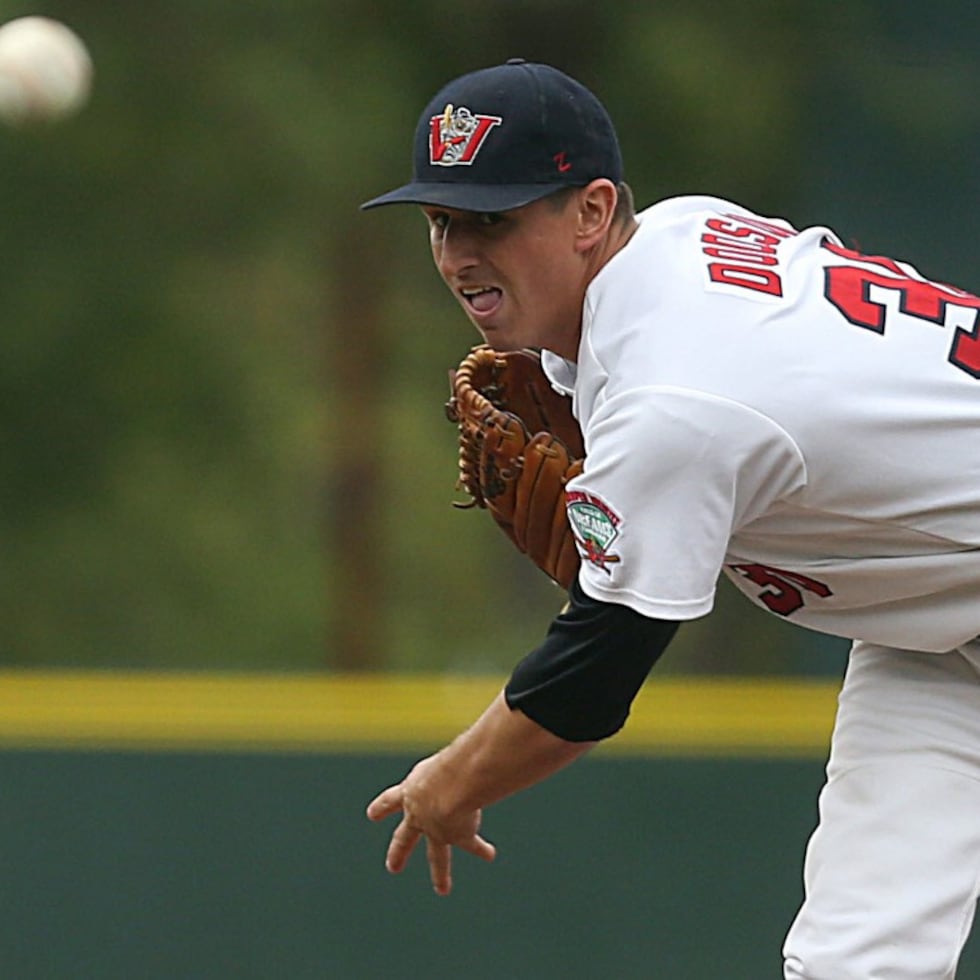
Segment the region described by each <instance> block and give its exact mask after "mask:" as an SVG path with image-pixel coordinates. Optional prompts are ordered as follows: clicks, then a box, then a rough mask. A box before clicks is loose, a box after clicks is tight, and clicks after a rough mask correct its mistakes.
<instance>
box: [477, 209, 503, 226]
mask: <svg viewBox="0 0 980 980" xmlns="http://www.w3.org/2000/svg"><path fill="white" fill-rule="evenodd" d="M503 220H504V216H503V215H502V214H501V213H500V212H499V211H481V212H480V214H479V217H478V218H477V221H478V222H479V223H480V224H481V225H498V224H500V222H501V221H503Z"/></svg>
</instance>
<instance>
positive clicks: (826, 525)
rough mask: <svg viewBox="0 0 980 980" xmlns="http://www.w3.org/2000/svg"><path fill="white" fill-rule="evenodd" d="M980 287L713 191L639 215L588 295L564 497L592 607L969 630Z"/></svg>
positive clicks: (552, 372) (907, 638) (875, 631)
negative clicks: (738, 602) (736, 606)
mask: <svg viewBox="0 0 980 980" xmlns="http://www.w3.org/2000/svg"><path fill="white" fill-rule="evenodd" d="M978 310H980V299H978V298H977V297H976V296H972V295H970V294H968V293H966V292H964V291H962V290H960V289H957V288H954V287H952V286H949V285H944V284H941V283H935V282H930V281H929V280H927V279H925V278H924V277H923V276H922V275H920V274H919V273H918V272H917V271H916V270H915V269H914V268H912V267H911V266H909V265H908V264H906V263H904V262H897V261H894V260H892V259H888V258H884V257H881V256H867V255H861V254H859V253H858V252H855V251H853V250H851V249H848V248H846V247H844V246H843V245H842V243H841V242H840V240H839V239H838V238H837V237H836V236H835V235H834V233H833V232H831V231H830V230H829V229H827V228H808V229H805V230H803V231H799V232H797V231H796V230H795V229H793V228H792V227H791V226H790V225H789V224H787V223H786V222H785V221H782V220H780V219H768V218H760V217H758V216H756V215H753V214H752V213H751V212H749V211H746V210H745V209H744V208H742V207H740V206H738V205H735V204H732V203H729V202H727V201H723V200H719V199H716V198H710V197H682V198H673V199H670V200H667V201H664V202H661V203H659V204H656V205H655V206H653V207H652V208H649V209H648V210H647V211H645V212H643V213H642V214H641V215H640V226H639V229H638V230H637V232H636V234H635V235H634V236H633V238H632V239H631V241H630V242H629V244H628V245H627V246H626V247H625V248H624V249H623V250H621V251H620V252H619V253H618V254H616V255H615V256H614V257H613V259H612V260H611V261H610V262H609V263H608V265H607V266H606V267H604V268H603V269H602V271H601V272H600V273H599V275H598V276H597V277H596V278H595V280H594V281H593V282H592V284H591V285H590V287H589V290H588V293H587V295H586V301H585V308H584V318H583V335H582V341H581V345H580V349H579V357H578V361H577V363H575V364H572V363H569V362H566V361H564V360H562V359H561V358H559V357H557V356H556V355H554V354H551V353H550V352H546V354H545V356H544V363H545V366H546V369H547V371H548V373H549V376H550V377H551V379H552V381H553V383H554V384H555V386H556V387H557V388H559V389H563V390H566V391H567V392H570V393H572V394H573V408H574V412H575V415H576V417H577V418H578V419H579V422H580V424H581V426H582V430H583V432H584V434H585V444H586V465H585V471H584V473H583V475H582V476H581V477H579V478H577V479H575V480H573V481H572V482H571V483H570V484H569V487H568V494H567V507H568V515H569V520H570V524H571V526H572V529H573V531H574V532H575V535H576V538H577V540H578V543H579V548H580V551H581V553H582V555H583V562H582V571H581V573H580V582H581V585H582V588H583V589H584V590H585V592H586V593H588V594H589V595H591V596H592V597H593V598H595V599H599V600H604V601H611V602H618V603H620V604H625V605H627V606H630V607H632V608H633V609H635V610H637V611H638V612H640V613H643V614H645V615H647V616H651V617H656V618H661V619H672V620H686V619H692V618H695V617H699V616H702V615H704V614H706V613H707V612H709V611H710V609H711V608H712V604H713V598H714V592H715V588H716V584H717V581H718V577H719V575H720V574H721V573H722V572H724V573H725V574H726V575H727V576H728V577H729V578H730V579H731V580H732V581H733V582H734V583H735V584H736V585H737V586H738V587H739V588H740V589H741V590H742V591H743V592H744V593H746V594H747V595H748V596H749V597H750V598H751V599H752V600H753V601H754V602H756V603H757V604H759V605H761V606H762V607H764V608H766V609H768V610H769V611H771V612H773V613H775V614H777V615H780V616H783V617H786V618H788V619H789V620H791V621H794V622H797V623H800V624H801V625H805V626H808V627H811V628H813V629H817V630H821V631H824V632H828V633H833V634H837V635H841V636H846V637H850V638H860V639H864V640H869V641H872V642H876V643H881V644H885V645H888V646H893V647H900V648H907V649H915V650H924V651H943V650H948V649H951V648H953V647H956V646H958V645H960V644H962V643H964V642H966V641H967V640H969V639H971V638H972V637H974V636H977V634H980V329H978V327H980V321H978Z"/></svg>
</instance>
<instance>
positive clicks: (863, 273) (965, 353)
mask: <svg viewBox="0 0 980 980" xmlns="http://www.w3.org/2000/svg"><path fill="white" fill-rule="evenodd" d="M823 247H824V248H826V249H827V250H828V251H830V252H833V253H834V255H839V256H841V257H842V258H845V259H851V260H854V261H859V262H861V263H863V264H862V265H860V266H858V265H832V266H828V267H827V269H826V281H825V286H824V295H825V296H826V297H827V299H828V300H830V302H831V303H833V304H834V306H836V307H837V309H838V310H840V312H841V313H843V315H844V316H845V317H846V318H847V319H848V320H849V321H850V322H851V323H853V324H855V325H856V326H858V327H864V328H865V329H867V330H873V331H874V332H875V333H882V334H883V333H884V332H885V319H886V316H887V313H888V308H887V307H886V306H885V305H884V304H883V303H880V302H876V301H875V300H873V299H872V298H871V287H872V286H878V287H880V288H882V289H890V290H894V291H895V292H897V293H898V294H899V297H900V299H899V309H900V310H901V311H902V312H903V313H906V314H908V315H909V316H913V317H916V318H917V319H919V320H926V321H928V322H929V323H937V324H939V325H940V326H943V325H944V324H945V322H946V308H947V306H956V307H959V308H960V309H964V310H977V311H980V297H977V296H972V295H971V294H970V293H966V292H963V291H962V290H960V289H956V288H955V287H953V286H942V285H939V284H938V283H934V282H929V281H928V280H926V279H916V278H915V277H914V276H911V275H909V274H908V273H907V272H906V271H905V270H903V269H902V267H901V266H899V265H898V263H897V262H895V261H894V260H893V259H887V258H883V257H882V256H878V255H862V254H861V253H860V252H856V251H854V250H853V249H850V248H843V247H842V246H840V245H835V244H833V243H831V242H824V246H823ZM869 266H874V267H876V268H868V267H869ZM949 361H950V363H951V364H954V365H955V366H956V367H958V368H959V369H960V370H961V371H965V372H966V373H967V374H969V375H971V376H972V377H974V378H980V316H978V315H977V314H976V313H975V314H974V317H973V325H972V327H971V328H970V329H967V328H965V327H957V328H956V330H955V331H954V333H953V342H952V344H951V346H950V349H949Z"/></svg>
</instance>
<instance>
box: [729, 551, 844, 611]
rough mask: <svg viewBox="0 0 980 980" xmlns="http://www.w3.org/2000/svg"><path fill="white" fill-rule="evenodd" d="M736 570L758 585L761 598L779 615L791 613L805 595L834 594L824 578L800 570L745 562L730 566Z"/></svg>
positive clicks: (822, 595) (821, 595) (799, 607)
mask: <svg viewBox="0 0 980 980" xmlns="http://www.w3.org/2000/svg"><path fill="white" fill-rule="evenodd" d="M728 567H729V568H730V569H731V570H732V571H733V572H738V574H739V575H741V576H742V577H743V578H747V579H748V580H749V581H750V582H752V583H753V585H757V586H759V589H760V591H759V593H758V596H759V602H761V603H762V604H763V605H764V606H765V607H766V608H767V609H768V610H769V611H770V612H774V613H776V615H777V616H791V615H792V614H793V613H795V612H796V610H797V609H802V608H803V606H804V604H805V599H804V595H805V594H806V593H810V594H811V595H815V596H819V597H820V598H822V599H826V598H827V596H831V595H833V592H831V591H830V589H829V588H827V586H826V585H824V584H823V582H818V581H817V580H816V579H812V578H810V577H809V576H808V575H801V574H800V573H799V572H788V571H786V569H784V568H770V567H769V566H768V565H757V564H754V563H744V564H738V565H729V566H728Z"/></svg>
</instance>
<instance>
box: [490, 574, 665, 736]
mask: <svg viewBox="0 0 980 980" xmlns="http://www.w3.org/2000/svg"><path fill="white" fill-rule="evenodd" d="M568 595H569V605H568V607H567V609H565V610H564V611H563V612H562V613H561V614H560V615H559V616H557V617H555V619H554V621H553V622H552V624H551V626H550V627H549V629H548V633H547V636H546V637H545V639H544V642H542V643H541V645H540V646H538V647H537V649H535V650H533V651H532V652H531V653H529V654H528V655H527V656H526V657H525V658H524V659H523V660H522V661H521V662H520V663H519V664H518V665H517V666H516V667H515V668H514V672H513V674H511V677H510V680H509V681H508V682H507V686H506V688H505V689H504V696H505V698H506V701H507V704H508V705H509V706H510V708H512V709H514V708H517V709H520V710H521V711H522V712H524V714H526V715H527V716H528V717H529V718H531V719H532V720H533V721H536V722H537V723H538V724H539V725H541V726H542V727H543V728H546V729H548V731H550V732H552V733H553V734H555V735H558V736H559V737H561V738H564V739H566V740H567V741H570V742H589V741H594V740H598V739H603V738H608V737H609V736H610V735H613V734H615V733H616V732H617V731H619V729H620V728H622V727H623V725H624V724H625V723H626V719H627V717H628V716H629V712H630V705H631V704H632V703H633V699H634V698H635V697H636V694H637V692H638V691H639V690H640V687H641V686H642V684H643V681H644V680H645V679H646V676H647V674H648V673H649V672H650V669H651V668H652V667H653V665H654V664H655V663H656V662H657V660H658V659H659V657H660V655H661V654H662V653H663V652H664V650H666V649H667V644H668V643H670V641H671V639H672V638H673V636H674V633H676V632H677V627H678V625H679V623H676V622H670V621H667V620H662V619H651V618H650V617H648V616H643V615H642V614H640V613H638V612H636V611H635V610H633V609H630V608H629V607H628V606H621V605H617V604H615V603H611V602H600V601H598V600H597V599H592V598H590V597H589V596H587V595H586V594H585V593H584V592H583V591H582V588H581V586H580V585H579V584H578V580H577V578H576V580H575V581H574V582H573V583H572V587H571V588H570V589H569V592H568Z"/></svg>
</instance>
